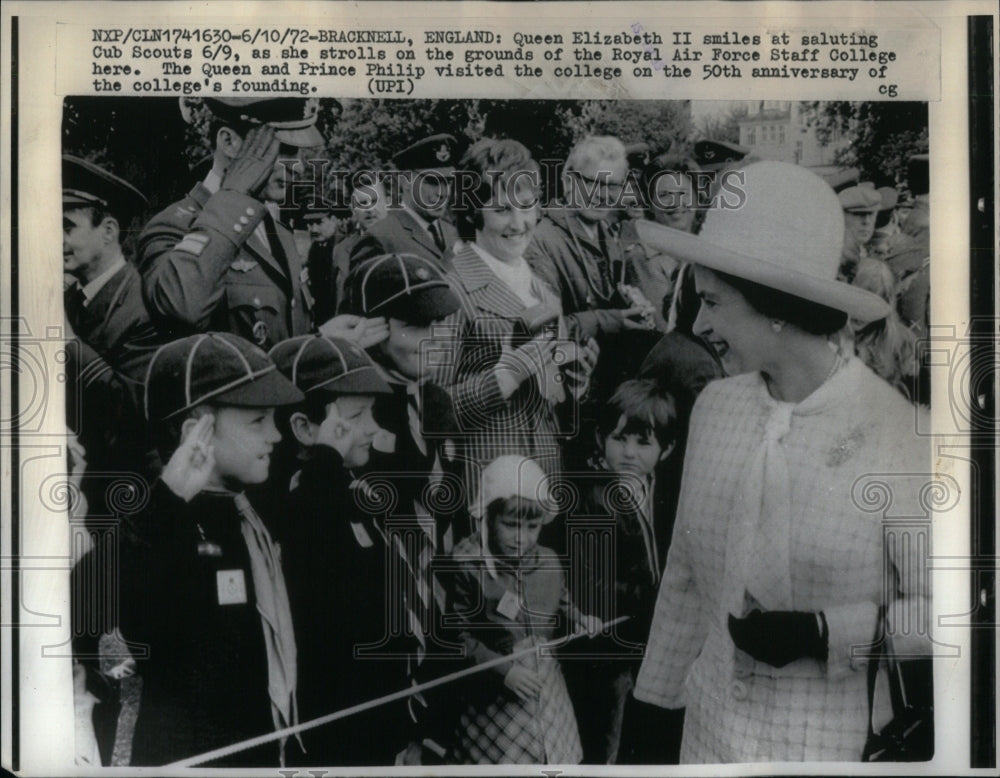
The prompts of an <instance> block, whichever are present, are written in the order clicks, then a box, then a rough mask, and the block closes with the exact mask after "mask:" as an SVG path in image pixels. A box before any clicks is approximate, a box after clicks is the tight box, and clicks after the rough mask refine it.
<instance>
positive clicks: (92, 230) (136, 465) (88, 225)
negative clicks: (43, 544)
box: [62, 155, 159, 764]
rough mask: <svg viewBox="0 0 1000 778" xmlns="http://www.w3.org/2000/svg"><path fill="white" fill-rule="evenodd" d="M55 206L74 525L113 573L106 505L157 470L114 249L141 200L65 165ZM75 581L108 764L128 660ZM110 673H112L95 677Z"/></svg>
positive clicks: (149, 339)
mask: <svg viewBox="0 0 1000 778" xmlns="http://www.w3.org/2000/svg"><path fill="white" fill-rule="evenodd" d="M62 199H63V270H64V272H65V275H66V279H67V281H68V283H67V285H66V288H65V291H64V304H65V312H66V329H67V339H68V340H69V341H70V342H71V345H70V348H68V349H67V354H68V356H69V360H70V362H69V366H68V367H69V369H68V370H67V371H66V372H67V376H68V381H67V386H66V397H67V422H68V424H69V427H70V428H71V429H73V430H76V431H77V439H78V440H79V442H80V443H81V444H82V446H83V449H84V452H85V455H86V470H85V472H84V473H83V477H82V479H81V481H80V491H81V493H82V495H83V496H84V497H85V499H86V503H85V504H86V506H87V507H86V509H82V508H81V509H79V510H78V511H77V515H78V516H79V515H80V514H81V513H86V514H87V524H86V528H87V530H88V532H96V533H101V534H102V537H101V539H100V540H99V541H98V542H97V543H96V544H95V550H94V551H93V552H92V556H91V558H92V559H93V560H95V561H94V564H96V565H97V566H98V567H101V568H102V569H103V568H112V567H113V566H114V564H115V563H116V561H115V558H114V552H109V548H110V546H111V543H110V541H111V540H112V536H110V535H108V534H107V533H108V532H110V531H113V529H112V523H111V522H109V521H108V519H109V518H110V517H112V516H114V515H115V511H114V510H112V508H111V507H110V505H109V497H110V495H113V494H115V493H118V492H119V491H120V487H119V486H116V484H122V483H129V481H130V479H132V478H133V477H134V476H132V475H131V474H132V473H133V472H135V471H136V470H138V471H139V474H140V475H141V476H144V477H149V476H150V475H152V472H153V470H155V468H156V463H155V461H154V459H153V458H151V457H149V456H148V450H149V448H150V446H149V443H148V439H147V436H146V434H145V424H144V423H143V413H142V380H143V378H144V376H145V372H146V366H147V365H148V364H149V361H150V360H151V359H152V356H153V353H154V352H155V348H156V346H157V345H158V343H159V338H158V336H157V333H156V330H155V328H154V327H153V325H152V323H151V322H150V319H149V314H148V313H147V312H146V307H145V306H144V305H143V302H142V287H141V282H140V279H139V274H138V273H137V272H136V269H135V267H134V266H133V265H132V264H131V263H130V262H128V261H127V259H126V257H125V254H124V253H123V251H122V247H121V242H120V236H121V234H122V232H124V231H125V230H127V229H128V226H129V223H130V222H131V221H132V218H133V217H134V216H136V215H137V214H138V213H139V211H141V210H142V208H143V207H144V206H145V205H146V198H145V197H144V196H143V195H142V193H141V192H139V190H137V189H136V188H135V187H134V186H132V185H131V184H130V183H128V182H127V181H125V180H123V179H121V178H119V177H118V176H115V175H113V174H112V173H109V172H108V171H107V170H104V169H103V168H101V167H98V166H97V165H94V164H92V163H90V162H87V161H85V160H82V159H78V158H76V157H72V156H69V155H65V156H63V162H62ZM81 505H82V503H81ZM74 542H76V541H74ZM109 553H110V556H109ZM96 560H99V561H96ZM72 580H73V584H74V585H73V587H72V590H71V591H72V599H71V610H72V613H73V615H74V619H73V645H74V650H75V652H76V656H77V658H78V659H80V660H81V662H82V664H80V665H79V668H80V669H81V670H83V675H82V676H81V677H82V678H85V679H86V681H85V687H86V691H87V692H89V695H88V694H84V693H83V691H84V690H83V689H82V688H81V689H79V690H78V691H79V694H78V695H77V697H76V703H77V705H78V706H79V708H78V710H77V715H78V717H79V718H80V720H81V724H83V725H84V727H87V728H89V727H90V726H92V727H93V731H94V735H95V740H94V741H92V742H96V744H97V746H98V748H99V750H100V754H101V758H102V761H103V762H104V763H105V764H109V763H110V759H111V752H112V748H113V745H114V738H115V729H116V725H117V721H118V714H119V708H120V705H119V697H118V686H119V683H118V678H119V677H120V676H117V675H116V671H118V669H119V668H121V667H123V666H124V660H126V659H127V658H128V652H127V651H124V652H122V653H119V651H120V649H118V648H116V649H113V650H112V651H111V652H109V651H108V649H106V648H102V645H104V643H103V642H102V640H101V636H102V634H103V633H108V632H110V630H111V628H112V627H113V626H114V623H113V619H114V614H113V613H112V612H111V610H110V609H108V608H109V605H110V603H106V602H105V601H104V600H103V599H101V602H100V606H99V607H101V608H103V609H105V610H102V611H100V613H99V614H95V615H97V617H96V618H93V619H82V618H80V613H81V609H82V608H83V607H84V606H85V604H86V601H85V600H82V599H81V597H86V596H87V595H88V593H89V596H90V597H97V594H95V592H94V591H92V590H90V589H87V588H85V587H84V586H82V582H83V581H87V580H89V579H88V577H87V576H86V575H82V576H81V574H80V572H79V570H78V569H76V568H75V569H74V571H73V577H72ZM102 593H103V592H102ZM112 665H116V667H115V668H114V669H107V671H105V670H103V669H102V668H110V667H111V666H112ZM84 668H86V670H84ZM88 700H89V703H88ZM94 702H96V703H97V704H96V705H94V704H93V703H94ZM85 731H86V730H85Z"/></svg>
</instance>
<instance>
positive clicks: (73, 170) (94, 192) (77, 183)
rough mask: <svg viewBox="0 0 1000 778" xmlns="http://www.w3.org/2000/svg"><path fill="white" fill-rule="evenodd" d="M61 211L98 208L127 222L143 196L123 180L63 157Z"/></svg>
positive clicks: (143, 205) (88, 164) (143, 198)
mask: <svg viewBox="0 0 1000 778" xmlns="http://www.w3.org/2000/svg"><path fill="white" fill-rule="evenodd" d="M62 202H63V208H64V209H66V210H72V209H74V208H87V207H94V208H101V209H103V210H105V211H108V212H109V213H110V214H112V215H113V216H114V217H115V218H116V219H118V220H119V221H121V222H122V224H121V225H120V226H121V227H123V228H124V227H126V226H127V224H126V223H127V222H128V221H129V220H131V218H132V217H133V216H134V215H135V214H136V213H138V212H139V211H141V210H142V209H143V208H144V207H145V206H146V203H147V200H146V197H145V196H144V195H143V194H142V192H140V191H139V190H138V189H136V188H135V187H134V186H132V184H130V183H129V182H128V181H126V180H125V179H123V178H119V177H118V176H116V175H114V174H112V173H109V172H108V171H107V170H105V169H104V168H102V167H100V166H98V165H95V164H94V163H93V162H87V160H85V159H80V158H79V157H74V156H71V155H69V154H63V158H62Z"/></svg>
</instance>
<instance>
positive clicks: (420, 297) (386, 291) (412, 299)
mask: <svg viewBox="0 0 1000 778" xmlns="http://www.w3.org/2000/svg"><path fill="white" fill-rule="evenodd" d="M348 285H349V287H350V301H349V305H350V307H351V308H352V309H353V310H352V311H351V313H355V314H357V315H358V316H369V317H373V316H384V317H387V318H393V319H402V320H403V321H405V322H409V323H413V324H425V323H429V322H432V321H436V320H438V319H443V318H444V317H445V316H447V315H448V314H450V313H454V312H455V311H457V310H458V309H459V307H460V306H461V303H460V301H459V299H458V296H457V295H456V294H455V292H454V291H453V290H452V288H451V285H450V284H449V283H448V281H447V280H446V279H445V277H444V275H443V274H442V273H441V271H440V270H439V269H438V267H437V265H435V264H434V263H433V262H431V261H430V260H427V259H424V258H423V257H418V256H416V255H415V254H384V255H382V256H380V257H374V258H373V259H370V260H368V261H367V262H364V263H363V264H361V265H359V266H358V268H357V269H356V270H354V271H353V272H352V273H351V276H350V277H349V278H348Z"/></svg>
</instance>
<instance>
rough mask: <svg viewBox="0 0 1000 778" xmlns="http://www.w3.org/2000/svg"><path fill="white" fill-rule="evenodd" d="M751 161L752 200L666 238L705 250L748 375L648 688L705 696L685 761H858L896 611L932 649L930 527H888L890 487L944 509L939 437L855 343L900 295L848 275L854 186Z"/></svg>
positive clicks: (684, 559) (643, 673) (685, 506)
mask: <svg viewBox="0 0 1000 778" xmlns="http://www.w3.org/2000/svg"><path fill="white" fill-rule="evenodd" d="M744 173H745V176H746V183H745V194H746V201H745V202H744V204H743V206H742V208H739V209H736V210H724V209H720V210H714V211H712V212H710V213H709V214H708V217H707V219H706V223H705V227H704V229H703V231H702V233H701V234H700V235H699V236H697V237H695V236H691V235H689V234H687V233H681V232H678V231H674V230H670V229H668V228H665V227H661V226H658V225H656V226H652V227H651V228H650V229H649V230H648V232H647V235H646V237H647V238H648V239H649V240H651V241H652V242H653V243H654V244H656V245H658V246H660V248H662V249H663V250H664V251H669V253H671V254H672V255H673V256H679V257H681V258H683V259H684V260H686V261H689V262H692V263H694V264H695V279H696V284H697V288H698V294H699V297H700V298H701V309H700V312H699V314H698V319H697V320H696V322H695V326H694V329H695V333H696V334H698V335H699V336H701V337H702V338H704V339H705V340H706V341H707V342H708V343H709V344H710V345H711V346H712V347H713V348H714V349H715V351H716V353H717V354H718V355H719V357H720V358H721V360H722V364H723V367H724V368H725V370H726V373H727V374H728V375H729V376H730V377H729V378H725V379H722V380H718V381H715V382H712V383H710V384H709V385H708V386H707V387H706V389H705V390H704V391H703V392H702V394H701V395H700V397H699V399H698V401H697V403H696V404H695V407H694V412H693V415H692V420H691V428H690V437H689V442H688V448H687V452H686V456H685V461H684V475H683V479H682V486H681V495H680V504H679V507H678V515H677V523H676V525H675V528H674V537H673V543H672V545H671V547H670V552H669V555H668V559H667V567H666V572H665V575H664V579H663V582H662V585H661V588H660V592H659V596H658V599H657V603H656V607H655V612H654V617H653V625H652V629H651V633H650V637H649V643H648V648H647V653H646V658H645V660H644V661H643V664H642V667H641V670H640V673H639V676H638V680H637V685H636V691H635V695H636V697H637V698H638V699H639V700H642V701H644V702H649V703H653V704H656V705H659V706H661V707H664V708H685V709H686V710H685V719H684V732H683V741H682V746H681V762H684V763H691V762H703V763H704V762H708V763H711V762H752V761H795V760H808V761H820V760H823V761H827V760H829V761H833V760H855V761H856V760H860V759H861V756H862V750H863V748H864V746H865V741H866V736H867V733H868V721H869V703H868V694H867V674H866V672H865V670H866V652H867V651H870V644H871V643H872V641H873V639H874V637H875V635H876V630H877V629H878V628H879V627H880V625H881V624H882V623H883V621H882V617H881V616H880V614H882V613H884V614H885V619H884V623H885V625H886V631H887V632H888V634H889V635H890V636H891V637H892V639H893V647H894V650H895V651H896V652H897V653H905V654H911V655H912V654H914V653H917V652H921V651H924V652H926V649H927V647H928V646H927V644H928V638H927V627H926V623H927V622H926V618H927V614H928V612H929V608H928V602H927V598H928V597H929V593H928V592H927V591H926V588H925V587H926V575H920V574H918V575H915V574H914V572H915V571H917V570H919V569H920V560H919V559H917V558H916V553H917V549H918V544H917V543H915V542H914V543H911V544H910V545H909V546H906V545H901V544H893V543H887V542H886V541H885V539H884V535H885V537H888V535H886V534H885V533H884V528H883V524H882V521H881V515H880V513H879V512H878V511H877V510H874V508H877V506H874V505H873V504H869V502H870V500H871V498H872V495H873V494H874V492H873V491H872V488H870V487H871V486H873V485H874V484H875V483H877V482H880V481H884V482H886V483H888V484H889V485H890V488H891V490H892V492H891V498H892V503H893V505H892V513H893V514H895V515H909V516H914V515H922V514H924V513H925V511H923V510H921V509H920V508H919V507H917V500H916V499H915V498H916V496H917V492H918V491H919V489H920V487H921V486H922V485H923V483H924V482H925V481H926V480H927V476H921V475H916V474H921V473H927V472H928V468H929V466H930V457H929V451H927V447H926V446H924V445H921V441H920V440H919V439H918V438H916V437H915V435H914V434H913V430H914V411H913V410H912V408H911V406H910V405H909V404H908V403H907V402H906V400H905V399H904V398H902V397H901V396H900V395H899V394H898V393H897V392H896V391H895V390H894V389H893V388H892V387H891V386H889V385H888V384H886V383H885V382H884V381H883V380H882V379H880V378H879V377H878V376H876V375H875V374H874V373H872V372H871V371H870V370H869V369H868V368H867V367H865V366H864V365H863V364H862V363H861V362H860V361H859V360H858V359H856V358H855V357H854V356H853V354H850V353H842V352H841V351H839V350H838V349H837V347H836V345H835V344H836V342H837V338H836V337H835V333H836V332H837V331H838V330H839V329H840V328H842V327H843V326H844V324H846V322H847V317H848V316H851V317H854V318H856V319H866V320H873V319H876V318H879V317H881V316H884V315H885V312H886V305H885V303H884V301H881V300H880V299H879V298H878V297H877V296H876V295H873V294H871V293H868V292H865V291H864V290H861V289H858V288H857V287H849V286H847V285H846V284H842V283H840V282H838V281H836V280H835V279H836V273H837V266H838V261H839V255H840V240H841V232H842V222H841V219H842V216H841V215H840V211H839V206H838V201H837V198H836V196H835V195H834V194H833V192H832V190H830V189H829V187H827V186H826V185H825V184H824V183H823V182H822V181H821V180H820V179H818V178H817V177H816V176H814V175H813V174H812V173H809V172H808V171H805V170H803V169H801V168H798V167H796V166H794V165H790V164H786V163H777V162H759V163H755V164H752V165H749V166H747V167H746V168H745V169H744ZM866 484H868V485H869V486H866ZM901 549H908V551H909V552H910V553H911V554H912V555H911V556H908V557H904V555H903V553H902V551H901ZM907 620H909V624H910V627H909V630H908V631H907V634H904V629H903V628H902V627H901V626H900V625H901V624H903V625H905V624H906V623H907Z"/></svg>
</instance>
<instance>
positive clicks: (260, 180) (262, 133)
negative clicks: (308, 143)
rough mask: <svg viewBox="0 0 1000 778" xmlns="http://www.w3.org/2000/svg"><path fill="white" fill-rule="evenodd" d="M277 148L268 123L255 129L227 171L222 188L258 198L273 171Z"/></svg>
mask: <svg viewBox="0 0 1000 778" xmlns="http://www.w3.org/2000/svg"><path fill="white" fill-rule="evenodd" d="M280 148H281V144H280V143H279V142H278V139H277V138H276V137H274V128H273V127H271V126H269V125H267V124H264V125H261V126H260V127H254V128H253V129H252V130H250V131H249V132H248V133H247V135H246V137H245V138H244V139H243V145H242V146H240V150H239V151H238V152H237V154H236V156H235V157H234V158H233V160H232V161H231V162H230V163H229V167H227V168H226V174H225V175H224V176H223V177H222V187H221V188H222V189H229V190H231V191H233V192H239V193H240V194H245V195H250V197H258V196H259V195H260V193H261V191H262V190H263V189H264V185H265V184H267V181H268V179H269V178H270V177H271V173H272V172H273V171H274V163H275V162H277V160H278V151H279V149H280Z"/></svg>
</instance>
